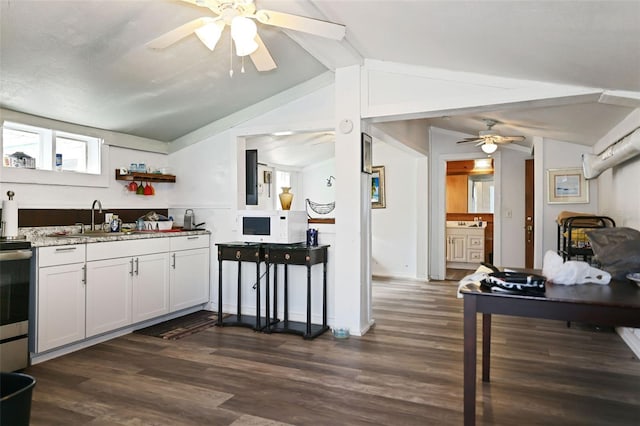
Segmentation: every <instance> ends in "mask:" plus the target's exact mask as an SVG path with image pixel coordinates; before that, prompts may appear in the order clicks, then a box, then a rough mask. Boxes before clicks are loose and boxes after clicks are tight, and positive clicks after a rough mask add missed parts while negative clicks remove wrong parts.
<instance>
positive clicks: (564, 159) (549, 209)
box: [535, 139, 598, 259]
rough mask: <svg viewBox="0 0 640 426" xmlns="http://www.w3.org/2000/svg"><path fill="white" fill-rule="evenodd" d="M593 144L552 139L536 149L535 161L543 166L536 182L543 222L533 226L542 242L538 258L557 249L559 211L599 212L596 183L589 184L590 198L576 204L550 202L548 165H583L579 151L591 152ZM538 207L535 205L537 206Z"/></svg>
mask: <svg viewBox="0 0 640 426" xmlns="http://www.w3.org/2000/svg"><path fill="white" fill-rule="evenodd" d="M591 150H592V148H591V147H587V146H584V145H578V144H574V143H570V142H563V141H557V140H552V139H544V140H543V149H542V151H543V152H542V153H538V152H536V153H535V161H536V162H538V161H541V166H542V168H543V170H544V174H545V175H544V182H536V185H538V184H541V185H542V188H541V189H542V203H541V204H542V206H540V207H541V208H542V210H543V214H542V223H541V224H536V228H537V230H538V232H539V231H542V245H541V247H540V250H539V251H538V254H539V255H540V259H542V256H543V255H544V253H545V252H546V251H547V250H553V251H556V250H557V249H558V228H557V224H556V218H557V217H558V214H559V213H560V212H562V211H565V210H566V211H573V212H580V213H598V188H597V185H589V202H588V203H578V204H575V203H574V204H549V203H548V202H547V197H548V176H547V171H548V170H549V169H565V168H579V169H581V168H582V154H584V153H588V152H591ZM537 208H539V207H536V209H537Z"/></svg>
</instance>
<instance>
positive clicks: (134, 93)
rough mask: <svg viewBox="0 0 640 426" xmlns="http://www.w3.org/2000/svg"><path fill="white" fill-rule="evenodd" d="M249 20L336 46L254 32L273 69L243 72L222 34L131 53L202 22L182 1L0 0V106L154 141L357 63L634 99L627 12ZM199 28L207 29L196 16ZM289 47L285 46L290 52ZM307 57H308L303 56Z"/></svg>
mask: <svg viewBox="0 0 640 426" xmlns="http://www.w3.org/2000/svg"><path fill="white" fill-rule="evenodd" d="M256 5H257V7H258V9H261V8H265V9H273V10H277V11H283V12H289V13H296V14H300V15H304V16H308V17H315V18H319V19H326V20H330V21H334V22H337V23H340V24H344V25H346V28H347V31H346V38H345V40H344V41H342V42H336V41H332V40H326V39H322V38H320V37H316V36H310V35H305V34H302V33H299V32H295V31H287V32H286V33H285V32H284V31H282V30H280V29H276V28H274V27H268V26H260V27H259V29H258V31H259V34H260V35H261V37H262V39H263V40H264V42H265V44H266V45H267V47H268V48H269V50H270V52H271V55H272V56H273V58H274V59H275V61H276V63H277V64H278V68H277V69H276V70H274V71H269V72H265V73H258V72H257V71H256V70H255V68H254V67H253V65H252V64H251V62H250V61H247V62H246V63H245V68H246V72H245V73H244V74H242V73H240V63H239V61H238V59H237V58H235V57H234V58H233V64H232V66H233V68H234V70H235V73H234V76H233V78H230V77H229V68H230V55H229V39H228V32H225V33H224V34H223V37H222V39H221V41H220V43H219V44H218V46H217V47H216V49H215V50H214V51H213V52H210V51H209V50H208V49H206V48H205V47H204V46H203V45H202V43H200V42H199V40H198V39H197V38H196V37H195V36H189V37H187V38H185V39H184V40H182V41H180V42H178V43H176V44H175V45H173V46H171V47H169V48H167V49H164V50H161V51H154V50H151V49H148V48H146V47H145V43H147V42H148V41H150V40H152V39H153V38H155V37H157V36H159V35H161V34H163V33H165V32H166V31H168V30H171V29H173V28H175V27H177V26H179V25H181V24H183V23H185V22H187V21H189V20H191V19H194V18H197V17H200V16H207V11H206V10H205V9H202V8H199V7H196V6H194V5H191V4H188V3H185V2H182V1H160V0H154V1H145V0H140V1H134V0H129V1H126V0H101V1H98V0H85V1H79V0H77V1H73V0H67V1H63V0H49V1H36V0H0V27H1V29H0V48H1V51H0V105H1V106H2V107H3V108H7V109H12V110H16V111H20V112H25V113H29V114H34V115H39V116H44V117H48V118H53V119H57V120H62V121H68V122H73V123H77V124H82V125H86V126H92V127H97V128H103V129H108V130H113V131H118V132H123V133H128V134H132V135H137V136H143V137H148V138H153V139H157V140H161V141H167V142H169V141H172V140H174V139H176V138H178V137H180V136H183V135H184V134H187V133H189V132H191V131H193V130H195V129H197V128H200V127H202V126H204V125H206V124H209V123H211V122H213V121H216V120H218V119H221V118H223V117H226V116H228V115H230V114H232V113H233V112H235V111H238V110H241V109H243V108H246V107H249V106H252V105H254V104H255V103H257V102H259V101H261V100H264V99H266V98H269V97H271V96H273V95H274V94H277V93H280V92H282V91H283V90H285V89H287V88H290V87H293V86H295V85H298V84H300V83H302V82H304V81H307V80H309V79H311V78H313V77H315V76H318V75H320V74H322V73H324V72H326V71H327V70H333V69H335V67H339V66H344V65H349V64H352V63H358V62H359V61H361V60H362V58H370V59H377V60H383V61H391V62H399V63H406V64H415V65H421V66H429V67H436V68H446V69H451V70H461V71H470V72H475V73H484V74H489V75H496V76H505V77H513V78H523V79H531V80H538V81H547V82H554V83H564V84H572V85H583V86H589V87H597V88H603V89H609V90H624V91H633V92H640V0H631V1H607V0H605V1H560V0H559V1H513V0H507V1H484V0H475V1H431V0H423V1H421V0H408V1H404V0H394V1H378V0H369V1H364V0H297V1H296V0H256ZM209 16H212V15H210V14H209ZM294 40H295V41H294ZM310 53H312V54H310ZM630 111H631V108H630V107H628V106H627V107H625V106H616V105H610V104H603V103H597V102H590V103H585V104H579V105H570V106H558V107H553V108H534V109H531V108H530V109H522V108H518V109H505V110H502V111H477V112H475V113H473V114H463V115H459V116H452V117H450V118H448V119H442V118H439V119H426V120H424V121H421V122H420V123H421V124H424V125H430V124H432V125H437V126H438V127H442V128H445V129H451V130H456V131H460V132H463V133H467V134H477V132H478V131H479V130H482V129H483V128H484V123H483V122H482V121H481V119H482V118H494V119H497V120H499V121H501V122H503V123H504V124H501V125H497V126H496V127H495V129H496V130H499V131H501V132H502V134H505V135H508V134H518V135H520V134H522V135H525V136H533V135H537V136H544V137H549V138H554V139H560V140H567V141H574V142H578V143H584V144H586V145H592V144H593V143H595V141H597V140H598V139H599V138H600V137H601V136H602V135H603V134H604V133H605V132H606V131H607V130H608V129H609V128H610V127H612V126H613V125H614V124H616V123H617V122H619V121H620V120H621V119H622V118H623V117H624V116H625V115H626V114H628V113H629V112H630Z"/></svg>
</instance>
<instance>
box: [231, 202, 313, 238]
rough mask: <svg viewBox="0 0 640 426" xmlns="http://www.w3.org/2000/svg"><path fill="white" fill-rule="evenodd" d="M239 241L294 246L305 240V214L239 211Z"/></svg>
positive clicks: (290, 211)
mask: <svg viewBox="0 0 640 426" xmlns="http://www.w3.org/2000/svg"><path fill="white" fill-rule="evenodd" d="M238 222H239V225H240V239H241V240H242V241H244V242H249V243H272V244H294V243H303V242H305V241H306V240H307V224H308V219H307V212H306V211H297V210H241V211H240V212H239V213H238Z"/></svg>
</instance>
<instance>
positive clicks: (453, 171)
mask: <svg viewBox="0 0 640 426" xmlns="http://www.w3.org/2000/svg"><path fill="white" fill-rule="evenodd" d="M494 188H495V186H494V178H493V160H492V159H490V158H483V159H479V160H463V161H448V162H447V181H446V194H447V200H446V202H447V210H446V212H447V213H493V212H494V205H493V199H494Z"/></svg>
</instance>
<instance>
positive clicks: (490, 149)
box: [457, 118, 525, 154]
mask: <svg viewBox="0 0 640 426" xmlns="http://www.w3.org/2000/svg"><path fill="white" fill-rule="evenodd" d="M482 121H484V122H485V124H486V125H487V130H481V131H480V132H478V136H477V137H475V138H464V139H463V140H461V141H458V142H457V143H472V142H476V146H481V149H482V150H483V151H484V152H485V153H487V154H493V153H494V152H496V150H497V149H498V145H500V144H507V143H511V142H521V141H523V140H524V139H525V137H524V136H502V135H501V134H500V133H498V132H497V131H496V130H492V128H493V126H495V125H496V124H499V123H500V122H499V121H497V120H492V119H490V118H483V119H482Z"/></svg>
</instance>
